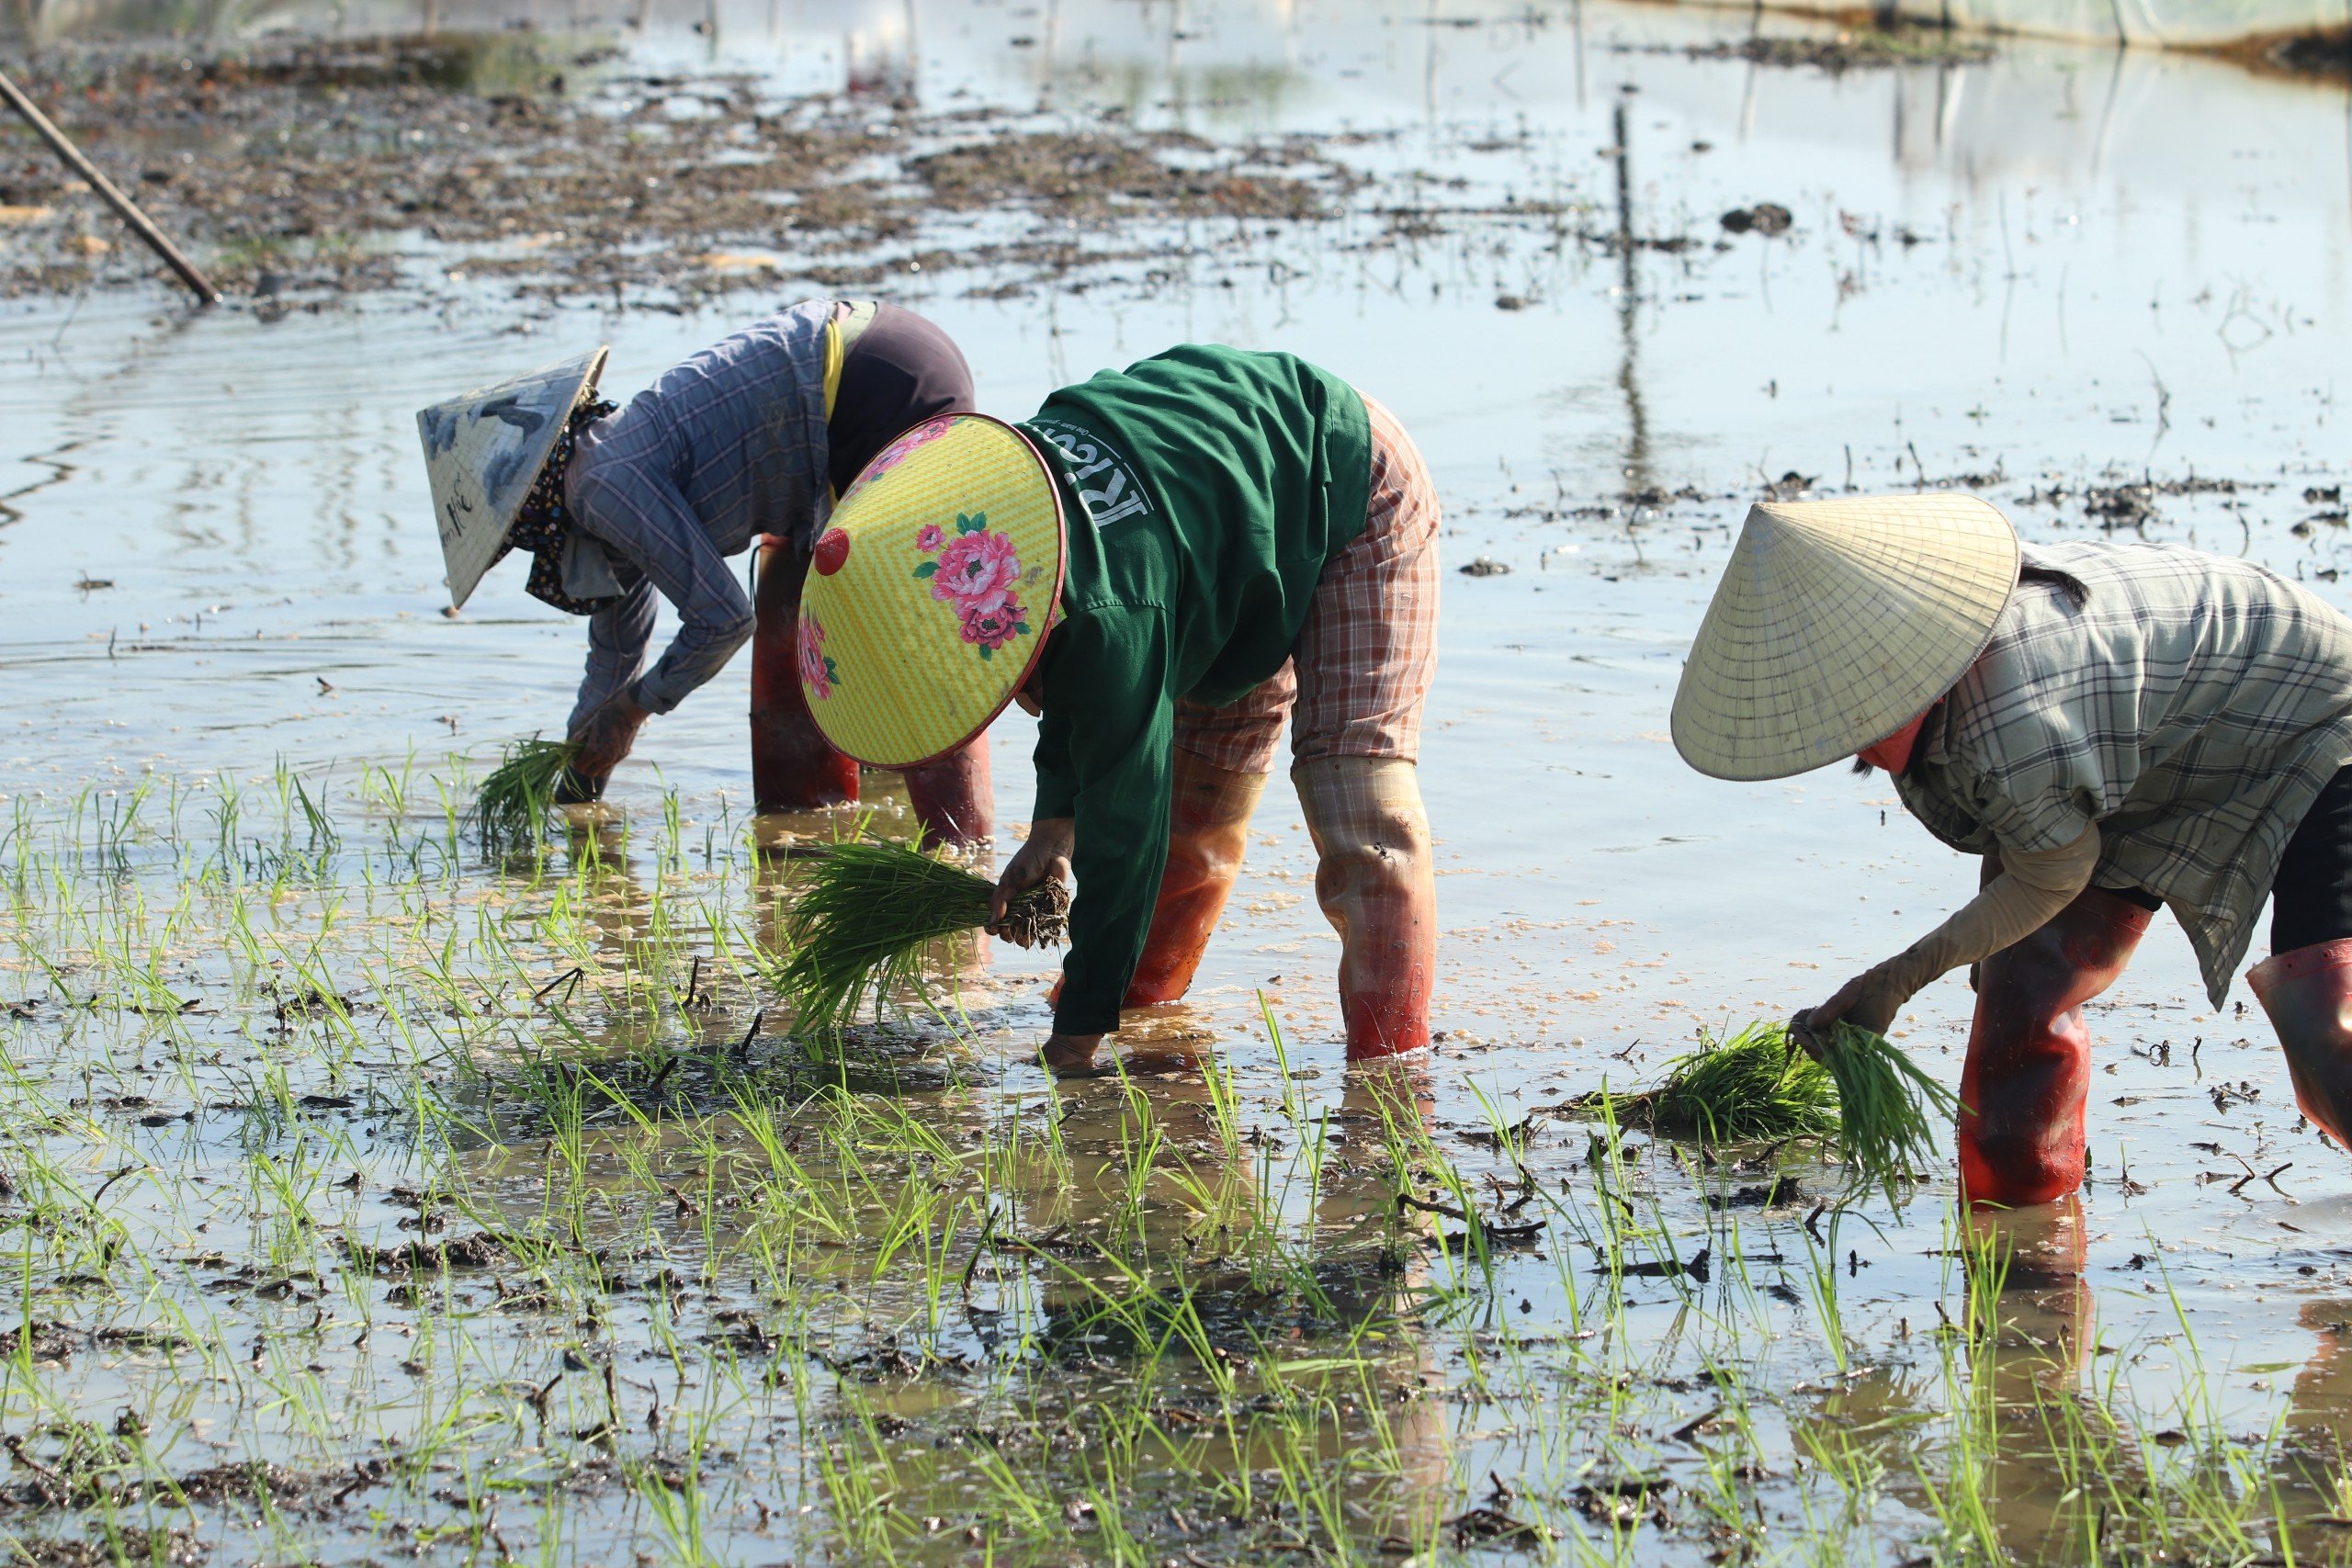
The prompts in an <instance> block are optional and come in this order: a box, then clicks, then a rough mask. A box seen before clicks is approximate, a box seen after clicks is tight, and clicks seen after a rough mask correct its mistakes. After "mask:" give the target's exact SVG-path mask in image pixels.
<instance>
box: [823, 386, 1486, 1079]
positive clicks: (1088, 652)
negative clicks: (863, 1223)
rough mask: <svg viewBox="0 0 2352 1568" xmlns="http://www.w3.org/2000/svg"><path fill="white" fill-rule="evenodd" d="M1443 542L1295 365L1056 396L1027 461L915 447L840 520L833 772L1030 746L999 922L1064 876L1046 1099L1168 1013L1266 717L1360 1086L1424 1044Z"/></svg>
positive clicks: (1342, 400)
mask: <svg viewBox="0 0 2352 1568" xmlns="http://www.w3.org/2000/svg"><path fill="white" fill-rule="evenodd" d="M1439 518H1440V508H1439V505H1438V500H1437V495H1436V491H1435V489H1434V487H1433V486H1432V485H1431V484H1430V478H1429V473H1428V470H1427V468H1425V467H1424V466H1423V464H1422V462H1421V458H1420V454H1419V452H1418V451H1417V450H1415V448H1414V446H1413V444H1412V441H1411V440H1410V438H1409V437H1408V436H1407V435H1406V434H1405V432H1404V431H1403V429H1402V428H1401V427H1400V426H1398V425H1397V423H1396V421H1395V419H1394V418H1393V417H1392V416H1390V415H1389V413H1388V412H1387V411H1386V410H1385V409H1383V408H1382V407H1380V405H1379V404H1377V403H1374V402H1373V401H1371V400H1369V399H1366V398H1363V396H1361V395H1359V394H1358V393H1357V392H1356V391H1355V390H1354V389H1352V388H1351V387H1350V386H1348V385H1347V383H1345V382H1344V381H1341V380H1340V379H1339V378H1336V377H1334V376H1332V375H1330V374H1329V373H1328V372H1326V371H1323V370H1320V369H1317V367H1314V366H1312V365H1308V364H1306V362H1305V361H1303V360H1300V359H1297V358H1295V357H1294V356H1292V355H1283V354H1245V353H1241V352H1238V351H1236V350H1233V349H1227V348H1217V347H1208V346H1201V345H1188V346H1185V347H1182V348H1176V349H1171V350H1170V351H1169V352H1168V353H1166V354H1162V355H1156V356H1155V357H1153V358H1150V359H1147V360H1144V361H1142V362H1140V363H1138V364H1136V365H1133V366H1130V367H1128V368H1127V369H1126V370H1125V371H1122V372H1117V373H1113V372H1104V373H1103V374H1102V375H1099V376H1097V377H1095V378H1093V379H1092V380H1091V381H1087V382H1085V383H1083V384H1081V385H1080V386H1075V387H1068V388H1065V389H1062V390H1061V391H1059V392H1057V393H1055V394H1054V395H1053V396H1052V397H1051V398H1049V399H1047V400H1046V405H1045V407H1044V408H1043V409H1041V410H1039V411H1038V413H1037V415H1036V417H1035V419H1033V420H1031V421H1029V422H1028V423H1026V424H1025V425H1024V426H1022V427H1020V428H1019V429H1017V430H1016V429H1015V428H1013V427H1010V426H1004V425H999V424H996V423H993V422H990V421H987V420H984V419H980V418H978V416H948V417H946V418H943V419H940V420H936V421H933V422H931V423H928V424H925V425H923V426H921V427H918V428H917V429H916V430H914V431H912V432H910V433H909V434H908V435H907V436H905V437H902V438H901V440H900V441H899V443H897V444H895V445H894V446H892V447H890V448H889V449H888V450H886V451H885V452H884V453H883V454H882V455H881V456H880V457H877V458H876V459H875V461H874V463H873V464H872V465H870V466H869V467H868V468H867V469H866V470H865V473H864V474H863V475H861V476H860V478H859V479H858V481H857V483H856V484H855V485H854V487H853V488H852V490H851V491H850V492H849V494H848V495H846V496H844V497H843V498H842V503H841V506H840V508H839V509H838V510H837V511H836V513H835V514H834V519H833V526H832V528H831V530H830V531H829V532H828V534H827V535H826V536H825V537H824V538H823V539H820V542H819V546H818V549H817V557H816V567H815V575H814V576H812V577H811V579H810V581H809V589H808V597H807V600H806V603H805V606H804V611H803V621H802V627H801V648H802V655H801V672H802V680H803V682H804V684H805V685H806V686H807V688H808V691H809V702H810V707H811V710H812V711H813V712H814V713H815V714H816V716H817V720H818V723H819V724H820V727H822V728H824V730H825V732H826V734H827V736H828V737H829V738H830V739H831V740H832V742H833V744H834V745H835V746H837V747H839V748H840V749H841V750H843V751H845V752H847V753H848V754H849V755H851V756H854V757H857V758H859V759H860V760H861V761H869V762H874V763H877V764H884V765H892V766H901V765H906V763H907V762H908V761H922V760H924V759H926V758H928V757H930V756H932V755H935V754H938V753H941V752H944V751H947V750H953V749H954V748H956V747H957V746H959V745H961V744H963V743H964V742H965V741H967V740H968V739H970V738H971V737H972V736H973V735H975V734H977V733H978V731H979V730H980V729H981V728H985V727H986V725H987V724H988V723H989V720H990V719H992V718H993V717H994V716H996V714H997V713H998V712H999V711H1001V708H1002V706H1003V705H1004V704H1005V703H1006V702H1008V701H1011V700H1013V699H1015V698H1016V697H1017V698H1018V699H1019V700H1020V702H1021V703H1022V705H1023V706H1024V707H1026V708H1028V709H1029V710H1030V711H1032V712H1035V713H1036V714H1037V715H1038V716H1039V719H1040V723H1039V727H1038V741H1037V755H1036V765H1037V800H1036V807H1035V813H1034V819H1033V821H1032V823H1031V825H1030V833H1029V838H1028V841H1027V842H1025V843H1024V844H1023V846H1022V847H1021V849H1020V850H1019V852H1016V853H1015V854H1014V855H1013V857H1012V861H1011V862H1010V863H1009V864H1008V865H1007V866H1006V868H1005V871H1004V874H1003V876H1002V878H1001V881H1000V883H999V885H998V892H997V907H998V911H999V913H1000V914H1001V912H1002V909H1003V907H1004V904H1005V903H1006V901H1007V900H1009V899H1010V898H1012V897H1014V896H1017V895H1018V894H1020V893H1022V892H1023V891H1024V890H1026V889H1028V888H1030V887H1033V886H1036V885H1038V884H1039V883H1042V882H1044V881H1046V880H1047V879H1049V878H1053V879H1058V878H1063V877H1066V876H1068V875H1069V874H1070V873H1072V872H1073V871H1074V872H1075V873H1076V876H1077V881H1078V894H1077V901H1076V903H1075V905H1074V906H1073V907H1072V908H1071V911H1070V947H1069V955H1068V957H1067V958H1066V959H1065V961H1064V964H1063V970H1062V983H1061V985H1060V987H1059V988H1058V989H1057V994H1056V998H1055V1012H1054V1032H1053V1036H1052V1038H1051V1039H1050V1040H1048V1041H1047V1042H1046V1049H1045V1052H1044V1054H1043V1056H1042V1060H1043V1061H1044V1062H1045V1064H1046V1066H1048V1067H1050V1068H1052V1069H1053V1070H1054V1071H1056V1072H1058V1073H1064V1074H1084V1073H1090V1072H1092V1071H1095V1070H1098V1069H1096V1067H1095V1066H1094V1057H1095V1053H1096V1050H1097V1048H1098V1046H1099V1045H1100V1043H1101V1040H1102V1037H1103V1035H1104V1034H1106V1033H1110V1032H1114V1031H1116V1030H1117V1028H1118V1027H1119V1014H1120V1010H1121V1009H1122V1007H1141V1006H1148V1005H1149V1004H1152V1003H1156V1002H1165V1001H1172V1000H1174V999H1176V998H1179V997H1181V996H1182V995H1183V994H1184V991H1185V989H1186V988H1187V987H1189V986H1190V984H1191V983H1192V978H1193V973H1194V971H1195V970H1196V969H1197V968H1198V967H1199V964H1200V961H1201V956H1202V953H1203V951H1204V948H1205V947H1206V945H1207V942H1208V938H1209V933H1210V932H1211V931H1213V930H1214V929H1215V927H1216V920H1217V917H1218V915H1219V913H1220V912H1221V911H1222V909H1223V908H1224V906H1225V902H1226V899H1227V895H1228V894H1230V892H1231V891H1232V888H1233V883H1234V879H1235V877H1236V875H1237V874H1238V872H1239V870H1240V864H1241V854H1242V846H1243V842H1244V838H1245V834H1246V831H1247V828H1248V824H1249V820H1250V810H1251V808H1252V807H1254V806H1255V805H1256V803H1257V800H1258V797H1259V795H1261V793H1262V792H1263V790H1264V788H1265V783H1266V777H1267V775H1268V774H1269V773H1271V772H1272V768H1273V764H1274V759H1275V752H1276V747H1277V742H1278V739H1279V737H1280V734H1281V729H1282V725H1283V719H1284V717H1285V716H1287V717H1288V718H1289V719H1290V721H1291V731H1292V750H1293V753H1294V761H1293V766H1292V770H1291V776H1292V779H1293V781H1294V783H1295V784H1296V785H1297V787H1298V792H1299V799H1300V803H1301V805H1302V806H1303V807H1304V808H1305V811H1306V823H1307V829H1308V831H1309V833H1310V834H1311V835H1312V837H1313V839H1314V841H1315V846H1316V850H1317V854H1318V855H1319V857H1320V864H1319V867H1318V869H1317V875H1316V894H1317V899H1318V900H1319V901H1320V903H1321V904H1322V907H1323V911H1324V913H1325V915H1326V916H1327V917H1329V919H1330V921H1331V923H1332V924H1333V926H1335V927H1336V928H1337V929H1338V931H1339V932H1340V942H1341V949H1340V1006H1341V1011H1342V1014H1343V1016H1344V1018H1345V1020H1346V1025H1347V1041H1348V1055H1349V1056H1350V1057H1351V1059H1360V1058H1365V1057H1373V1056H1382V1055H1394V1054H1396V1053H1398V1052H1404V1051H1413V1050H1418V1049H1419V1048H1420V1047H1422V1046H1424V1045H1426V1044H1428V1043H1429V998H1430V982H1431V975H1432V971H1433V967H1434V962H1435V953H1436V925H1435V906H1436V892H1435V884H1434V882H1433V880H1432V877H1431V870H1430V839H1429V824H1428V818H1427V815H1426V813H1425V812H1424V810H1423V808H1422V806H1421V796H1420V787H1419V780H1418V777H1417V775H1416V771H1415V762H1416V760H1417V758H1418V756H1419V740H1420V719H1421V705H1422V700H1423V698H1424V696H1425V695H1426V694H1427V692H1428V689H1429V682H1430V675H1431V672H1432V671H1433V670H1434V667H1435V663H1436V625H1437V534H1438V525H1439Z"/></svg>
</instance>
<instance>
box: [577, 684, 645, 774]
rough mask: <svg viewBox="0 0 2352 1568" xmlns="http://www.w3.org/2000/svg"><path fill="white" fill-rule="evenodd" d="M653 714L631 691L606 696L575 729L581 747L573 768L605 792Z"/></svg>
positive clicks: (578, 744)
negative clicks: (629, 692) (606, 782)
mask: <svg viewBox="0 0 2352 1568" xmlns="http://www.w3.org/2000/svg"><path fill="white" fill-rule="evenodd" d="M650 716H651V715H650V714H648V713H647V712H646V711H645V709H644V708H643V707H642V706H640V705H639V703H638V701H637V699H636V698H635V697H632V696H630V695H629V694H628V693H627V692H619V693H616V694H614V695H612V696H610V697H607V698H605V701H604V702H603V703H601V704H599V705H597V707H596V710H595V711H594V713H592V714H590V715H589V716H587V717H586V718H583V719H582V720H581V721H580V728H577V729H575V730H573V731H572V732H571V743H572V744H573V745H575V746H577V747H579V748H580V755H579V756H578V757H577V758H575V759H574V760H573V761H572V764H571V771H572V772H573V773H578V774H579V775H580V778H581V781H582V783H583V784H587V785H588V787H589V788H590V789H592V790H594V791H595V792H596V793H597V794H599V795H602V794H603V793H604V788H605V780H606V779H608V778H610V777H611V776H612V773H613V770H614V769H615V768H617V767H619V766H620V765H621V759H622V758H624V757H626V756H628V754H629V750H630V748H632V747H634V746H635V745H636V744H637V732H638V731H639V730H640V729H642V728H645V721H646V720H647V719H648V718H650Z"/></svg>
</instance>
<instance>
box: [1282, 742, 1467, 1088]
mask: <svg viewBox="0 0 2352 1568" xmlns="http://www.w3.org/2000/svg"><path fill="white" fill-rule="evenodd" d="M1291 777H1292V778H1293V779H1294V780H1295V781H1296V783H1297V784H1298V800H1299V804H1300V805H1301V806H1302V807H1305V808H1306V830H1307V833H1308V834H1309V835H1310V836H1311V837H1312V838H1313V839H1314V840H1315V850H1316V853H1317V855H1318V856H1320V857H1321V858H1320V861H1319V863H1317V866H1316V868H1315V897H1316V898H1317V901H1318V902H1319V903H1321V904H1322V906H1323V914H1324V916H1325V918H1326V919H1329V921H1330V922H1331V924H1332V926H1333V928H1334V929H1336V930H1337V931H1339V933H1340V1015H1341V1016H1342V1017H1343V1018H1344V1019H1345V1020H1346V1021H1347V1026H1348V1060H1350V1061H1351V1062H1361V1061H1366V1060H1369V1059H1371V1058H1373V1057H1375V1056H1394V1055H1400V1054H1402V1053H1404V1052H1407V1051H1419V1050H1420V1049H1422V1048H1423V1047H1425V1046H1426V1045H1428V1044H1429V1043H1430V989H1431V987H1432V986H1433V984H1434V981H1435V976H1436V972H1437V879H1436V876H1435V874H1434V872H1433V868H1432V866H1431V863H1430V820H1429V813H1428V811H1427V810H1426V809H1425V808H1424V807H1423V806H1422V805H1421V785H1420V778H1419V772H1418V770H1416V769H1415V767H1414V766H1413V764H1412V763H1410V762H1408V761H1404V760H1402V759H1401V758H1396V757H1318V758H1316V759H1314V760H1312V761H1305V762H1301V763H1300V764H1298V766H1297V767H1295V768H1294V769H1293V770H1292V771H1291Z"/></svg>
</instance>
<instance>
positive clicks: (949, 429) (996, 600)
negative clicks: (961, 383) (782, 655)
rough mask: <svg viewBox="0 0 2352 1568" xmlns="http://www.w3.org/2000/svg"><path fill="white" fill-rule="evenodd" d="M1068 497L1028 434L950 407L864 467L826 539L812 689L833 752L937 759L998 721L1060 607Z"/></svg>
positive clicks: (803, 647) (803, 615)
mask: <svg viewBox="0 0 2352 1568" xmlns="http://www.w3.org/2000/svg"><path fill="white" fill-rule="evenodd" d="M1064 544H1065V541H1064V537H1063V534H1062V502H1061V494H1060V492H1059V491H1057V489H1056V488H1055V486H1054V481H1053V478H1052V475H1051V474H1050V473H1049V471H1048V470H1047V469H1046V459H1045V458H1044V457H1042V456H1041V455H1040V454H1039V453H1038V451H1037V448H1036V447H1035V446H1032V445H1031V444H1030V441H1029V438H1028V437H1027V436H1025V435H1023V434H1021V432H1020V431H1018V430H1016V429H1014V428H1013V427H1012V425H1009V424H1006V423H1002V422H1001V421H1000V420H993V419H990V418H989V417H988V416H987V415H985V414H976V413H955V414H943V415H941V416H940V417H939V418H937V419H932V420H926V421H924V422H923V423H921V424H919V425H917V426H915V427H914V428H913V429H912V430H910V431H908V432H907V433H906V434H903V435H901V436H899V438H898V439H897V440H896V441H893V442H892V443H890V445H889V446H886V447H884V448H883V449H882V451H881V452H880V453H879V454H878V455H877V456H876V457H875V459H874V461H872V462H871V463H868V464H867V465H866V466H865V471H864V472H862V473H860V474H859V475H858V476H857V479H856V480H855V482H854V483H853V484H852V485H851V486H850V487H849V491H848V493H847V494H845V495H843V496H842V499H841V504H840V505H838V506H836V507H835V508H834V509H833V515H832V525H831V527H829V528H827V529H826V530H825V532H824V533H823V534H822V535H821V536H819V538H818V540H817V547H816V551H815V558H814V559H813V560H812V561H811V563H810V569H809V582H808V586H807V587H806V588H805V589H803V590H802V592H801V599H800V627H799V637H800V686H801V690H802V691H803V692H804V693H806V694H807V695H808V698H809V712H810V713H812V714H814V715H815V716H816V719H817V727H818V728H820V729H822V730H823V731H824V732H825V739H828V740H830V741H831V742H832V743H833V746H834V748H835V749H836V750H841V751H842V752H845V753H847V754H848V755H850V756H852V757H854V758H856V759H857V760H858V761H861V762H867V763H872V764H874V765H876V766H878V767H891V768H910V767H914V766H916V765H918V764H920V763H923V762H929V761H936V760H937V759H938V758H940V757H943V756H945V755H946V754H947V753H948V752H950V751H953V750H956V748H958V747H960V746H962V745H963V744H964V743H965V742H966V741H967V740H969V739H972V738H973V737H974V736H976V735H978V734H979V733H980V731H982V730H984V729H986V728H988V727H989V721H990V720H992V719H994V718H995V717H996V716H997V715H998V714H1000V713H1001V712H1002V711H1004V705H1005V704H1007V703H1008V702H1011V701H1012V694H1013V693H1014V692H1016V691H1018V690H1020V688H1021V682H1023V681H1025V680H1027V679H1028V677H1029V671H1030V670H1031V669H1032V668H1033V667H1034V666H1035V664H1036V662H1037V656H1038V655H1039V653H1041V652H1042V651H1043V650H1044V649H1045V645H1046V632H1047V630H1049V629H1050V627H1051V626H1052V622H1053V619H1054V617H1055V616H1056V615H1057V614H1058V613H1059V609H1060V604H1061V593H1062V571H1063V564H1064Z"/></svg>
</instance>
